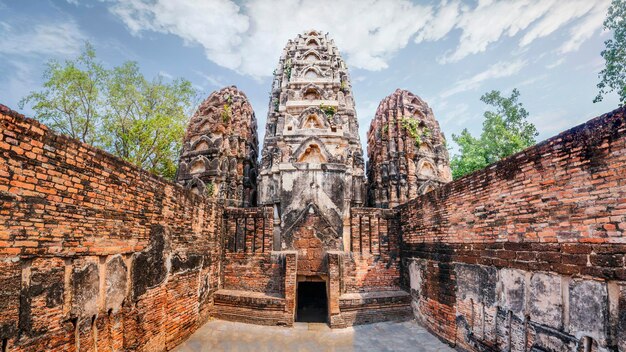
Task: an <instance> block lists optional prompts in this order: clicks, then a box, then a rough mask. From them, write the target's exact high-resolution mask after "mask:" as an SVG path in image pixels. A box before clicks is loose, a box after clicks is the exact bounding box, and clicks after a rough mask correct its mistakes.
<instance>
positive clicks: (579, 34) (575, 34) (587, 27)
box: [559, 0, 611, 54]
mask: <svg viewBox="0 0 626 352" xmlns="http://www.w3.org/2000/svg"><path fill="white" fill-rule="evenodd" d="M610 5H611V3H610V1H609V0H604V1H599V2H598V3H597V4H596V5H595V6H594V7H593V9H592V11H590V12H589V15H588V16H587V17H585V18H583V19H582V20H581V21H580V22H579V23H576V24H575V25H574V26H572V28H571V29H570V31H569V33H570V39H569V40H568V41H567V42H565V43H564V44H563V45H562V46H561V47H560V48H559V52H560V53H561V54H565V53H569V52H572V51H576V50H578V49H579V48H580V46H581V45H582V43H583V42H585V41H586V40H587V39H589V38H591V37H592V36H593V34H594V33H595V32H596V31H598V30H600V29H601V28H602V26H603V22H604V18H605V16H606V13H607V11H608V9H609V6H610Z"/></svg>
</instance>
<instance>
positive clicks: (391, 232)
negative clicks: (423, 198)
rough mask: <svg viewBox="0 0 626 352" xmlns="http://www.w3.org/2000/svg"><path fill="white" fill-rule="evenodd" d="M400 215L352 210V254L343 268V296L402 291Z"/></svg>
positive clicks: (384, 210) (388, 212) (346, 255)
mask: <svg viewBox="0 0 626 352" xmlns="http://www.w3.org/2000/svg"><path fill="white" fill-rule="evenodd" d="M397 217H398V212H397V211H395V210H388V209H377V208H352V209H351V219H350V220H351V223H350V249H349V250H350V252H351V253H346V254H345V255H344V260H343V265H342V283H343V284H342V293H352V292H367V291H385V290H393V289H398V287H399V284H400V282H399V278H400V274H399V273H400V256H399V247H398V239H399V237H398V232H399V229H398V225H399V223H398V218H397Z"/></svg>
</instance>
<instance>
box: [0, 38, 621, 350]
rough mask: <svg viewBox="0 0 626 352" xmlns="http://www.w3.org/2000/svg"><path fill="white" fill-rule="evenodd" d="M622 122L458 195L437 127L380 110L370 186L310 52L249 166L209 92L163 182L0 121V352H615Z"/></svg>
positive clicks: (233, 101) (484, 175) (578, 136)
mask: <svg viewBox="0 0 626 352" xmlns="http://www.w3.org/2000/svg"><path fill="white" fill-rule="evenodd" d="M625 113H626V109H625V108H619V109H617V110H615V111H612V112H609V113H607V114H605V115H602V116H600V117H597V118H595V119H592V120H590V121H589V122H587V123H585V124H583V125H580V126H577V127H574V128H572V129H570V130H568V131H565V132H563V133H561V134H559V135H557V136H555V137H553V138H550V139H548V140H546V141H544V142H541V143H539V144H537V145H536V146H533V147H531V148H528V149H526V150H524V151H522V152H520V153H517V154H515V155H512V156H510V157H508V158H506V159H504V160H502V161H500V162H498V163H496V164H493V165H491V166H489V167H487V168H486V169H484V170H481V171H478V172H475V173H473V174H471V175H468V176H465V177H463V178H461V179H458V180H456V181H452V180H451V174H450V167H449V157H448V152H447V149H446V143H445V137H444V135H443V133H442V131H441V129H440V127H439V124H438V122H437V120H436V119H435V116H434V114H433V112H432V110H431V108H430V107H429V106H428V105H427V103H426V102H424V101H423V100H422V99H420V98H419V97H418V96H417V95H415V94H413V93H411V92H408V91H406V90H396V91H395V92H393V93H392V94H391V95H389V96H388V97H386V98H384V99H383V100H382V101H381V103H380V105H379V107H378V109H377V111H376V114H375V117H374V119H373V120H372V122H371V125H370V127H369V130H368V133H367V145H368V147H367V153H368V154H367V156H368V162H367V167H365V162H364V154H363V150H362V147H361V143H360V141H359V134H358V128H359V126H358V122H357V121H358V120H357V116H356V112H355V108H354V99H353V95H352V87H351V84H350V78H349V74H348V70H347V68H346V65H345V63H344V61H343V59H342V58H341V55H340V54H339V51H338V49H337V47H336V46H335V44H334V42H333V40H332V39H330V37H329V36H328V34H322V33H321V32H319V31H306V32H304V33H302V34H300V35H298V36H297V37H296V38H294V39H292V40H290V41H289V42H288V43H287V45H286V47H285V49H284V51H283V53H282V56H281V57H280V59H279V63H278V66H277V68H276V70H275V71H274V76H273V83H272V88H271V93H270V98H269V112H268V117H267V125H266V131H265V137H264V139H263V148H262V149H261V152H260V153H259V149H258V148H259V146H258V144H259V143H258V139H257V129H256V128H257V127H256V118H255V115H254V111H253V109H252V106H251V105H250V103H249V101H248V99H247V98H246V96H245V94H244V93H243V92H241V91H240V90H238V89H237V88H236V87H234V86H230V87H226V88H223V89H221V90H219V91H216V92H214V93H212V94H211V95H210V96H209V97H208V98H207V99H206V100H205V101H204V102H203V103H202V104H201V105H200V106H199V108H198V110H197V111H196V113H195V114H194V115H193V117H192V118H191V120H190V123H189V126H188V129H187V132H186V134H185V137H184V143H183V149H182V151H181V154H180V164H179V169H178V173H177V176H176V180H175V182H169V181H167V180H164V179H162V178H159V177H156V176H154V175H151V174H149V173H148V172H146V171H143V170H140V169H138V168H136V167H134V166H132V165H131V164H129V163H127V162H125V161H123V160H120V159H119V158H116V157H114V156H112V155H110V154H107V153H106V152H103V151H101V150H99V149H97V148H94V147H91V146H88V145H85V144H83V143H80V142H78V141H76V140H73V139H71V138H69V137H66V136H62V135H58V134H56V133H54V132H52V131H51V130H49V129H48V128H47V127H46V126H45V125H43V124H41V123H39V122H37V121H35V120H33V119H30V118H27V117H24V116H23V115H21V114H19V113H17V112H15V111H12V110H10V109H9V108H7V107H5V106H3V105H0V161H1V162H0V202H1V205H2V206H1V207H0V312H1V313H2V314H0V342H1V346H2V352H4V351H83V350H84V351H167V350H171V349H173V348H175V347H176V346H177V345H179V344H180V343H181V342H182V341H184V340H185V339H186V338H187V337H188V336H189V335H190V334H192V333H193V332H194V331H196V330H197V329H198V328H199V327H200V326H202V325H203V324H204V323H205V322H207V321H208V320H209V319H213V318H215V319H224V320H231V321H237V322H246V323H252V324H262V325H280V326H286V327H290V326H292V325H293V324H294V322H298V321H303V322H324V323H327V324H328V325H329V326H330V327H331V328H333V329H335V328H345V327H348V326H352V325H356V324H366V323H373V322H379V321H388V320H408V319H416V320H417V321H418V322H419V323H420V324H421V325H423V326H424V327H425V328H427V329H428V330H429V331H430V332H431V333H432V334H434V335H436V336H437V337H439V338H440V339H441V340H443V341H445V342H446V343H448V344H449V345H451V346H453V347H456V348H457V349H459V350H468V351H585V352H586V351H626V262H625V253H626V240H625V234H626V176H625V175H626V115H625ZM366 176H367V177H366ZM384 338H385V336H381V339H384Z"/></svg>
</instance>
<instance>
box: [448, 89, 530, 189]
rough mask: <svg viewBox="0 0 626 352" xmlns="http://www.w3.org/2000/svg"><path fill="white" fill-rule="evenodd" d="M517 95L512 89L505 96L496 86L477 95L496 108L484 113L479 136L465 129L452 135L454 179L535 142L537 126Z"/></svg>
mask: <svg viewBox="0 0 626 352" xmlns="http://www.w3.org/2000/svg"><path fill="white" fill-rule="evenodd" d="M519 95H520V93H519V91H518V90H517V89H513V92H512V93H511V96H510V97H508V98H507V97H503V96H502V95H501V93H500V92H499V91H495V90H494V91H491V92H489V93H486V94H484V95H483V96H482V97H480V100H481V101H482V102H484V103H485V104H487V105H490V106H493V107H494V108H495V111H486V112H485V113H484V115H483V116H484V117H485V121H484V122H483V130H482V133H481V135H480V138H476V137H474V136H472V135H471V133H469V131H468V130H467V129H464V130H463V131H462V132H461V134H459V135H454V134H453V135H452V140H454V142H455V143H456V144H457V145H458V146H459V149H460V150H459V152H460V153H459V154H458V155H455V156H454V157H453V158H452V162H451V163H450V166H451V167H452V175H453V177H454V178H455V179H457V178H459V177H461V176H464V175H466V174H468V173H471V172H473V171H476V170H480V169H483V168H485V167H486V166H487V165H489V164H492V163H494V162H496V161H498V160H500V159H502V158H505V157H507V156H509V155H511V154H514V153H516V152H519V151H521V150H523V149H526V148H528V147H529V146H531V145H533V144H535V137H536V136H537V128H536V127H535V125H533V124H532V123H530V122H528V121H526V119H527V118H528V111H526V109H524V107H523V106H522V104H521V103H519V102H518V98H519Z"/></svg>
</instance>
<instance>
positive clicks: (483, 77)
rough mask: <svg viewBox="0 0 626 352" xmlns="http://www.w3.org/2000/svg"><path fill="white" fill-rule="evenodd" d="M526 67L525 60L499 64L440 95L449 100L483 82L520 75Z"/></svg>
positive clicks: (461, 81) (459, 82)
mask: <svg viewBox="0 0 626 352" xmlns="http://www.w3.org/2000/svg"><path fill="white" fill-rule="evenodd" d="M524 66H526V62H525V61H523V60H518V61H514V62H498V63H496V64H494V65H492V66H491V67H489V68H488V69H486V70H485V71H483V72H480V73H477V74H475V75H474V76H472V77H470V78H466V79H462V80H460V81H458V82H457V83H456V84H454V86H452V88H450V89H448V90H445V91H443V92H442V93H441V94H439V97H440V98H448V97H450V96H452V95H455V94H458V93H462V92H466V91H469V90H473V89H476V88H479V87H480V86H481V85H482V84H483V82H485V81H487V80H490V79H494V78H502V77H509V76H513V75H514V74H516V73H518V72H519V71H520V70H521V69H522V68H523V67H524Z"/></svg>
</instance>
